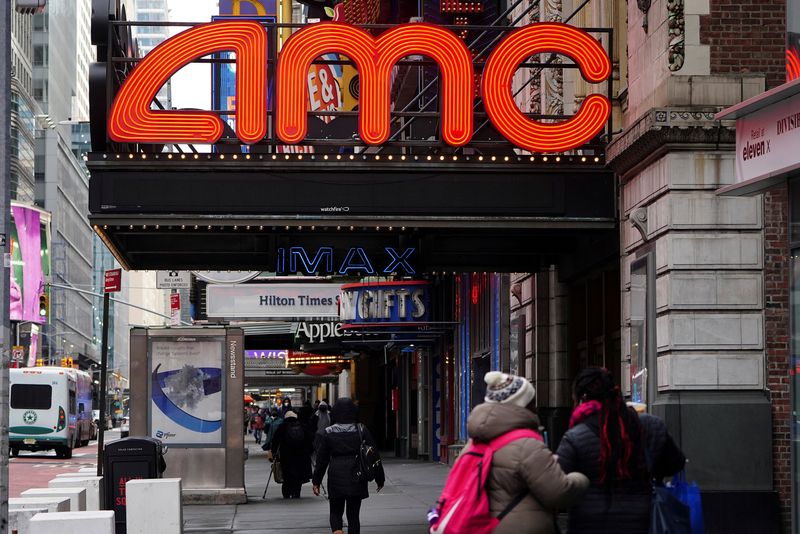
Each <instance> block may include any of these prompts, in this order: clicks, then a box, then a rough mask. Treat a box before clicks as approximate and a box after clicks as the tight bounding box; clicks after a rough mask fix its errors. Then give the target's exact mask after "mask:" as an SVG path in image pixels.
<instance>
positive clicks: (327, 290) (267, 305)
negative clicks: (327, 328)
mask: <svg viewBox="0 0 800 534" xmlns="http://www.w3.org/2000/svg"><path fill="white" fill-rule="evenodd" d="M340 287H341V286H340V285H339V284H241V285H209V286H208V287H207V288H206V314H207V315H208V316H209V317H212V318H225V319H286V318H320V319H324V318H333V319H335V318H338V317H339V288H340Z"/></svg>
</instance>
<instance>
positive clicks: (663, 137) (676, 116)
mask: <svg viewBox="0 0 800 534" xmlns="http://www.w3.org/2000/svg"><path fill="white" fill-rule="evenodd" d="M718 111H719V109H718V108H713V109H700V110H698V109H682V108H656V109H651V110H650V111H649V112H648V113H646V114H645V115H643V116H642V117H641V118H640V119H639V120H637V121H636V122H635V123H633V124H632V125H631V126H630V127H629V128H627V129H626V130H625V131H624V132H623V133H622V134H621V135H619V136H618V137H617V138H616V139H614V140H613V141H612V142H611V143H610V144H609V145H608V148H607V150H606V160H607V161H608V164H609V166H610V167H611V168H612V169H613V170H614V172H616V173H617V174H618V175H619V176H620V180H621V181H622V182H625V181H626V179H627V178H628V177H629V176H631V175H632V174H635V173H636V171H637V170H638V169H639V168H641V167H642V166H644V165H647V164H649V163H650V162H651V161H652V160H653V159H655V158H657V157H660V156H661V155H663V154H664V153H665V152H668V151H670V150H725V151H728V150H733V149H734V147H735V144H736V131H735V127H734V124H735V123H734V121H717V120H714V115H715V114H716V113H717V112H718Z"/></svg>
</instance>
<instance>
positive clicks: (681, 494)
mask: <svg viewBox="0 0 800 534" xmlns="http://www.w3.org/2000/svg"><path fill="white" fill-rule="evenodd" d="M667 490H668V491H669V492H670V493H671V494H672V495H674V496H675V497H676V498H677V499H678V500H679V501H680V502H682V503H683V504H685V505H686V506H687V507H688V508H689V517H690V519H691V524H692V534H705V532H706V529H705V523H704V521H703V501H702V499H701V497H700V488H699V487H698V485H697V483H696V482H686V471H681V472H680V473H678V474H677V475H675V476H674V477H673V478H672V483H671V484H670V485H669V486H667Z"/></svg>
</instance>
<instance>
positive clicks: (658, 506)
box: [650, 486, 694, 534]
mask: <svg viewBox="0 0 800 534" xmlns="http://www.w3.org/2000/svg"><path fill="white" fill-rule="evenodd" d="M650 534H694V533H693V532H692V524H691V518H690V516H689V507H688V506H686V505H685V504H683V503H682V502H681V501H679V500H678V498H677V497H675V495H673V494H672V491H671V490H670V489H669V488H666V487H664V486H656V487H655V488H653V500H652V502H651V507H650Z"/></svg>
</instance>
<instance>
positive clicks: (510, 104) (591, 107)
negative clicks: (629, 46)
mask: <svg viewBox="0 0 800 534" xmlns="http://www.w3.org/2000/svg"><path fill="white" fill-rule="evenodd" d="M541 52H554V53H558V54H565V55H567V56H569V57H571V58H572V59H573V60H575V62H576V63H577V64H578V66H579V67H580V69H581V73H583V76H584V78H586V80H588V81H590V82H592V83H600V82H602V81H604V80H606V79H607V78H608V77H609V76H610V75H611V61H610V60H609V59H608V54H606V52H605V50H603V47H602V46H600V44H599V43H598V42H597V41H596V40H595V39H594V38H592V37H591V36H590V35H589V34H587V33H586V32H584V31H582V30H579V29H577V28H574V27H572V26H568V25H566V24H561V23H557V22H552V23H544V22H543V23H539V24H531V25H530V26H526V27H524V28H521V29H519V30H515V31H513V32H512V33H511V34H509V35H508V37H506V38H505V39H504V40H503V41H502V42H501V43H500V44H499V45H498V46H497V48H495V49H494V50H493V51H492V54H491V56H489V60H488V61H487V62H486V67H485V68H484V71H483V80H482V81H481V92H482V94H483V103H484V106H485V107H486V113H488V115H489V118H490V119H491V120H492V123H493V124H494V126H495V128H497V130H498V131H499V132H500V133H501V134H502V135H503V136H504V137H505V138H506V139H508V140H509V141H511V142H512V143H514V144H515V145H517V146H518V147H520V148H524V149H526V150H530V151H531V152H562V151H565V150H570V149H573V148H577V147H579V146H581V145H583V144H584V143H586V142H587V141H589V140H591V139H592V138H593V137H594V136H595V135H597V133H598V132H600V130H602V128H603V126H604V125H605V124H606V121H607V120H608V115H609V114H610V113H611V103H610V102H609V101H608V98H606V97H605V96H602V95H598V94H592V95H589V96H588V97H587V98H586V100H584V101H583V104H582V105H581V107H580V110H579V111H578V113H577V114H576V115H575V116H574V117H572V118H571V119H569V120H566V121H563V122H559V123H555V124H543V123H541V122H537V121H532V120H529V119H528V118H527V117H525V116H524V115H523V114H522V113H521V112H520V110H519V108H517V104H516V103H515V102H514V99H513V97H512V95H511V83H512V81H513V79H514V72H516V70H517V67H518V65H519V64H520V63H521V62H522V61H524V60H525V59H526V58H528V57H530V56H532V55H534V54H538V53H541Z"/></svg>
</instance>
